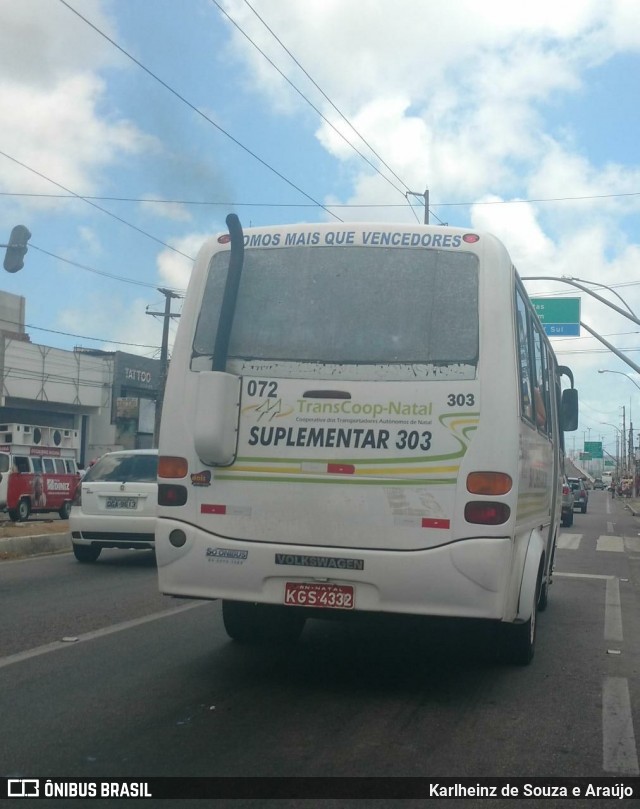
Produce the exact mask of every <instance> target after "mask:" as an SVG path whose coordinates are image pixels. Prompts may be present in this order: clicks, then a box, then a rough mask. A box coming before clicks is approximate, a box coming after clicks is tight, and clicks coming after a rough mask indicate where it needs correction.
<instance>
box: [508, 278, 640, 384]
mask: <svg viewBox="0 0 640 809" xmlns="http://www.w3.org/2000/svg"><path fill="white" fill-rule="evenodd" d="M522 280H523V281H558V282H560V283H562V284H571V286H574V287H577V288H578V289H581V290H582V291H583V292H586V293H587V295H591V297H592V298H595V299H596V300H598V301H600V303H604V304H605V306H608V307H609V308H610V309H613V310H614V311H615V312H617V313H618V314H620V315H623V316H624V317H626V318H627V319H628V320H632V321H633V322H634V323H635V324H636V325H638V326H640V318H637V317H636V316H635V315H634V314H633V312H631V311H626V310H625V309H622V308H621V307H620V306H617V305H616V304H615V303H611V301H608V300H607V299H606V298H603V297H602V295H598V293H597V292H594V291H593V290H592V289H589V288H588V287H585V286H584V285H583V284H580V283H578V282H577V281H575V280H574V279H573V278H557V277H556V276H554V275H528V276H526V277H523V278H522ZM600 286H602V287H604V288H605V289H609V287H608V286H607V285H606V284H600ZM611 292H613V293H614V294H615V295H617V292H615V291H614V290H613V289H612V290H611ZM618 297H619V296H618ZM580 325H581V326H582V328H583V329H585V330H586V331H588V332H589V334H590V335H591V336H592V337H595V338H596V340H599V341H600V342H601V343H602V345H603V346H606V347H607V348H608V349H609V351H612V352H613V353H614V354H615V355H616V357H619V358H620V359H621V360H622V361H623V362H624V363H626V364H627V365H628V366H629V368H633V370H634V371H635V372H636V373H637V374H640V365H636V363H635V362H634V361H633V360H632V359H629V357H627V356H626V354H623V353H622V351H619V350H618V349H617V348H616V347H615V346H614V345H611V343H610V342H609V341H608V340H605V338H604V337H603V336H602V335H601V334H598V332H597V331H594V330H593V329H592V328H591V327H590V326H587V324H586V323H583V322H582V321H580Z"/></svg>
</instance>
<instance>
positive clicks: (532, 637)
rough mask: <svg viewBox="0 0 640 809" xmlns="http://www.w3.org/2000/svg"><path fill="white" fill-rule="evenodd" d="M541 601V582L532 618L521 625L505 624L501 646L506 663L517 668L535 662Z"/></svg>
mask: <svg viewBox="0 0 640 809" xmlns="http://www.w3.org/2000/svg"><path fill="white" fill-rule="evenodd" d="M539 601H540V581H538V586H537V587H536V592H535V596H534V599H533V605H532V608H531V617H530V618H529V620H528V621H525V622H524V623H521V624H503V625H502V626H501V629H502V637H501V646H502V649H501V651H502V655H503V657H504V659H505V660H506V662H508V663H511V664H513V665H515V666H528V665H529V663H531V661H532V660H533V655H534V652H535V648H536V632H537V628H538V604H539Z"/></svg>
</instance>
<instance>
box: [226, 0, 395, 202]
mask: <svg viewBox="0 0 640 809" xmlns="http://www.w3.org/2000/svg"><path fill="white" fill-rule="evenodd" d="M211 2H212V3H213V4H214V5H215V6H216V7H217V8H218V10H219V11H220V12H221V13H222V14H224V16H225V17H226V18H227V19H228V20H229V22H230V23H231V24H232V25H234V26H235V27H236V28H237V30H238V31H239V32H240V33H241V34H242V36H244V37H245V38H246V39H247V40H248V41H249V42H250V43H251V44H252V45H253V47H254V48H255V49H256V50H257V51H258V53H260V54H261V55H262V56H263V57H264V58H265V59H266V60H267V62H269V64H270V65H271V67H272V68H273V69H274V70H275V71H277V72H278V73H279V74H280V76H282V78H283V79H284V80H285V81H286V82H287V84H288V85H289V86H290V87H291V88H292V89H293V90H295V91H296V93H297V94H298V95H299V96H300V97H301V98H302V99H304V101H306V102H307V104H308V105H309V106H310V107H311V109H312V110H313V111H314V112H316V113H317V114H318V115H319V116H320V118H322V120H323V121H324V122H325V123H326V124H328V126H330V127H331V129H333V131H334V132H335V133H336V134H337V135H338V136H339V137H341V138H342V140H343V141H344V142H345V143H346V144H347V145H348V146H350V147H351V148H352V149H353V150H354V152H356V154H358V155H359V156H360V157H361V158H362V159H363V160H364V161H365V162H366V163H367V164H368V165H369V166H370V167H371V168H372V169H373V170H374V171H375V172H376V173H377V174H379V175H380V176H381V177H382V178H383V179H384V180H386V181H387V182H388V183H389V184H390V185H391V186H392V188H394V189H395V190H396V191H397V192H398V193H399V194H403V193H404V192H403V191H402V190H401V189H400V188H398V186H397V185H395V184H394V183H393V182H392V181H391V180H390V179H389V178H388V177H386V176H385V175H384V174H383V173H382V172H381V171H380V169H379V168H378V167H377V166H376V165H375V164H374V163H372V162H371V161H370V160H369V158H368V157H366V155H363V154H362V152H361V151H359V149H357V148H356V147H355V146H354V145H353V143H351V141H350V140H349V139H348V138H347V137H346V136H345V135H344V134H343V133H342V132H340V130H339V129H338V128H337V127H336V126H335V125H334V124H333V123H332V122H331V121H330V120H329V119H328V118H327V117H326V116H325V115H324V114H323V113H322V112H321V111H320V110H319V109H318V108H317V107H316V105H315V104H314V103H313V102H312V101H311V100H310V99H309V97H308V96H306V95H305V94H304V93H303V92H302V90H300V89H299V88H298V87H296V85H295V84H294V83H293V82H292V81H291V79H290V78H289V77H288V76H287V75H285V73H284V72H283V71H282V70H280V68H279V67H278V66H277V65H276V63H275V62H274V61H273V60H272V59H271V58H270V57H269V56H267V54H266V53H265V52H264V51H263V50H262V48H261V47H260V46H259V45H258V44H257V43H256V42H255V40H253V39H252V38H251V37H250V36H249V34H247V32H246V31H245V30H244V29H243V28H242V27H241V26H240V25H239V24H238V23H237V22H236V21H235V20H234V19H233V17H231V15H230V14H229V13H228V12H227V11H226V10H225V9H224V8H223V7H222V6H221V5H220V3H218V0H211ZM245 2H246V0H245ZM247 5H248V6H249V8H250V9H251V11H253V13H254V14H255V15H256V17H258V19H259V20H260V22H261V23H262V24H263V25H264V26H265V28H266V29H267V30H268V31H269V33H270V34H271V35H272V36H273V37H274V38H275V39H276V41H277V42H278V43H279V44H280V45H281V46H282V47H283V48H284V50H285V51H286V52H287V53H288V54H289V56H291V58H292V59H294V61H295V62H296V64H297V65H298V66H299V67H300V64H299V62H297V61H296V60H295V58H294V57H293V56H292V54H291V52H290V51H289V50H288V49H287V48H286V47H285V46H284V45H283V44H282V42H281V40H280V39H279V38H278V37H277V36H276V34H274V32H273V31H272V30H271V28H269V26H268V25H267V24H266V23H265V21H264V20H263V19H262V17H260V15H259V14H258V13H257V12H256V10H255V9H254V8H253V7H252V6H251V5H250V4H249V3H247ZM304 73H305V75H306V76H307V77H308V78H309V79H311V77H310V76H309V74H308V73H307V72H306V71H304ZM311 81H313V79H311ZM313 83H314V85H315V86H316V87H318V85H317V84H316V83H315V82H313ZM318 89H320V88H318ZM323 95H325V94H324V93H323ZM325 98H327V96H326V95H325ZM327 100H329V99H327ZM329 103H331V106H333V107H334V109H336V107H335V105H334V104H333V103H332V102H331V101H330V102H329ZM342 117H343V118H344V116H342ZM344 120H345V121H346V120H347V119H346V118H345V119H344ZM347 123H349V122H348V121H347ZM349 126H351V124H349ZM351 128H352V129H353V131H354V132H355V131H356V130H355V129H354V128H353V126H351ZM356 134H358V133H357V132H356ZM358 136H359V137H360V138H361V140H363V141H364V138H362V136H360V135H358ZM364 143H365V144H366V145H367V146H368V148H369V149H371V146H369V144H368V143H367V142H366V141H364ZM371 151H373V149H371ZM374 154H375V152H374ZM376 157H378V159H379V160H380V162H382V163H383V165H385V166H386V163H384V161H383V160H382V158H380V157H379V156H378V155H376ZM387 168H389V167H388V166H387ZM389 171H391V172H392V173H394V172H393V170H392V169H389ZM394 176H395V177H396V178H397V179H398V180H399V181H400V183H402V180H401V179H400V178H399V177H398V176H397V175H395V174H394ZM402 184H403V185H404V183H402ZM405 207H406V206H405Z"/></svg>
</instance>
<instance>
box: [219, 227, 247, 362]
mask: <svg viewBox="0 0 640 809" xmlns="http://www.w3.org/2000/svg"><path fill="white" fill-rule="evenodd" d="M226 222H227V227H228V228H229V235H230V236H231V251H230V254H229V269H228V271H227V280H226V282H225V285H224V293H223V295H222V304H221V306H220V320H219V321H218V329H217V331H216V339H215V343H214V346H213V357H212V360H211V370H213V371H224V370H225V368H226V366H227V354H228V352H229V339H230V337H231V328H232V326H233V317H234V315H235V312H236V301H237V299H238V287H239V286H240V278H241V276H242V265H243V262H244V234H243V232H242V225H241V224H240V220H239V219H238V217H237V216H236V214H234V213H230V214H229V216H227V219H226Z"/></svg>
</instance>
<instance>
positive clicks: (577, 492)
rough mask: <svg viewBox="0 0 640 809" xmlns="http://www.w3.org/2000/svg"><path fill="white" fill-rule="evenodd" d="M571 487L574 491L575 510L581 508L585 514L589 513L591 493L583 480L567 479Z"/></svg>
mask: <svg viewBox="0 0 640 809" xmlns="http://www.w3.org/2000/svg"><path fill="white" fill-rule="evenodd" d="M567 480H568V481H569V485H570V486H571V488H572V489H573V498H574V500H573V508H574V509H576V508H579V509H580V511H581V512H582V513H583V514H586V513H587V505H588V503H589V492H588V491H587V487H586V485H585V482H584V480H582V478H567Z"/></svg>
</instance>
